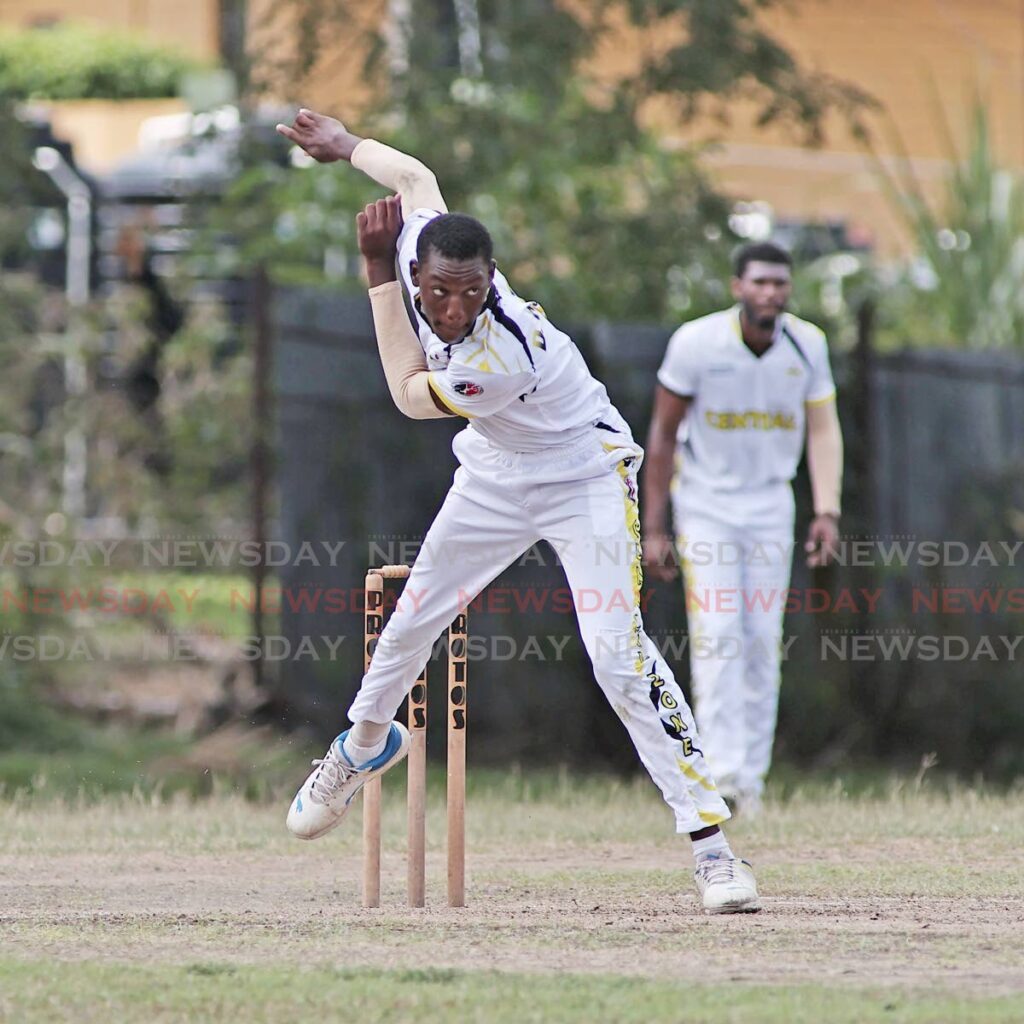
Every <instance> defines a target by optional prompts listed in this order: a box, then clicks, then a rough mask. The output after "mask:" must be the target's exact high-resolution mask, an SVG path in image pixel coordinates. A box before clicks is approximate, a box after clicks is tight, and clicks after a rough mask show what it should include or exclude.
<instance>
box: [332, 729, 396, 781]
mask: <svg viewBox="0 0 1024 1024" xmlns="http://www.w3.org/2000/svg"><path fill="white" fill-rule="evenodd" d="M351 731H352V730H351V729H346V730H345V731H344V732H343V733H342V734H341V735H340V736H338V737H337V738H336V739H335V741H334V744H335V746H336V747H337V749H338V753H339V754H340V755H341V757H342V758H344V760H345V764H352V762H351V761H350V760H349V757H348V754H346V753H345V737H346V736H348V734H349V733H350V732H351ZM401 745H402V734H401V733H400V732H399V731H398V729H397V728H396V727H395V724H394V723H393V722H392V723H391V728H390V729H389V730H388V740H387V743H385V744H384V749H383V750H382V751H381V752H380V753H379V754H378V755H377V756H376V757H374V758H371V759H370V760H369V761H364V762H363V764H360V765H353V767H354V768H358V769H359V770H360V771H365V770H366V769H367V768H369V769H371V770H372V769H374V768H380V766H381V765H384V764H387V763H388V761H390V760H391V758H393V757H394V756H395V754H396V753H397V752H398V749H399V747H401Z"/></svg>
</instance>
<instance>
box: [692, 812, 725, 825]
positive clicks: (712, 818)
mask: <svg viewBox="0 0 1024 1024" xmlns="http://www.w3.org/2000/svg"><path fill="white" fill-rule="evenodd" d="M697 813H698V814H699V815H700V820H701V821H703V822H704V824H705V825H708V826H711V825H721V824H722V822H723V821H725V820H726V818H725V815H724V814H712V813H711V811H698V812H697Z"/></svg>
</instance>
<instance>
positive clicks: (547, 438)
mask: <svg viewBox="0 0 1024 1024" xmlns="http://www.w3.org/2000/svg"><path fill="white" fill-rule="evenodd" d="M437 216H439V214H438V213H437V211H435V210H416V211H415V212H414V213H413V214H412V215H411V216H410V217H409V219H408V220H407V221H406V222H405V226H404V227H403V229H402V233H401V235H400V236H399V239H398V263H399V270H400V272H401V274H402V281H403V283H404V284H405V287H406V290H407V291H408V293H409V296H410V298H411V299H412V302H413V305H414V307H415V309H416V326H417V330H418V332H419V337H420V344H422V346H423V351H424V352H425V353H426V357H427V369H428V370H429V371H430V386H431V388H432V389H433V390H434V392H435V394H437V395H438V397H439V398H440V399H441V401H442V402H444V404H445V405H447V406H448V407H449V408H450V409H451V410H452V411H453V412H455V413H458V415H460V416H464V417H465V418H467V419H468V420H469V423H470V427H471V429H473V430H475V431H477V432H479V433H480V434H482V435H483V436H484V437H485V438H486V439H487V440H488V441H489V442H490V443H491V444H492V445H494V446H495V447H497V448H502V449H505V450H508V451H514V452H536V451H543V450H544V449H546V448H552V447H556V446H561V445H565V444H571V443H572V442H573V441H575V440H576V439H577V438H579V437H581V436H582V434H583V433H584V432H585V431H586V430H589V429H591V428H593V427H594V426H595V425H596V424H597V423H598V422H603V423H607V424H609V425H610V426H611V427H613V428H614V429H615V430H616V431H622V432H625V433H627V434H628V433H629V430H628V427H626V425H625V422H624V421H623V419H622V417H621V416H619V414H618V413H617V412H616V410H615V408H614V406H612V404H611V402H610V401H609V399H608V393H607V391H605V388H604V385H603V384H601V383H600V382H599V381H597V380H595V379H594V377H592V376H591V373H590V370H589V369H588V368H587V364H586V363H585V362H584V360H583V356H582V355H581V354H580V351H579V349H578V348H577V347H576V345H575V343H574V342H573V341H572V339H571V338H570V337H569V336H568V335H566V334H563V333H562V332H561V331H560V330H558V329H557V328H556V327H554V326H553V325H552V324H551V322H550V321H549V320H548V319H547V317H546V316H545V315H544V310H543V309H542V308H541V307H540V306H539V305H538V304H537V303H536V302H527V301H526V300H524V299H521V298H520V297H519V296H518V295H516V293H515V292H514V291H513V290H512V288H511V287H510V286H509V283H508V281H506V280H505V278H504V276H503V275H502V274H501V273H500V272H499V271H495V272H494V283H493V286H492V288H491V291H490V294H489V295H488V297H487V304H486V305H485V306H484V309H483V311H482V312H481V313H480V316H479V317H477V319H476V322H475V323H474V324H473V328H472V330H471V331H470V333H469V334H468V335H467V336H466V337H465V338H463V340H462V341H459V342H455V343H454V344H451V343H448V342H445V341H443V340H442V339H441V338H439V337H438V336H437V335H436V334H434V332H433V331H432V330H431V328H430V325H429V324H428V323H427V321H426V318H425V317H424V316H423V313H422V312H421V309H420V303H419V289H418V288H416V287H415V286H414V285H413V283H412V277H411V265H412V262H413V260H415V259H416V242H417V239H418V238H419V236H420V232H421V231H422V230H423V228H424V227H425V226H426V225H427V224H428V223H429V222H430V221H431V220H433V219H434V218H435V217H437Z"/></svg>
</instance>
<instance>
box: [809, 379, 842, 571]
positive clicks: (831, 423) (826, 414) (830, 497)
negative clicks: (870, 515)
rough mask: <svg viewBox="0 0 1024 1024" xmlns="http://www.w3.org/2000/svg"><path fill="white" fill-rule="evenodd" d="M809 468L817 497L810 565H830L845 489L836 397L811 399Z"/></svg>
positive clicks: (810, 543)
mask: <svg viewBox="0 0 1024 1024" xmlns="http://www.w3.org/2000/svg"><path fill="white" fill-rule="evenodd" d="M806 412H807V470H808V472H809V474H810V477H811V494H812V495H813V497H814V519H813V520H812V521H811V526H810V529H809V530H808V533H807V542H806V544H805V545H804V549H805V550H806V552H807V554H808V559H807V564H808V565H810V566H812V567H815V566H820V565H827V564H828V562H829V560H830V559H831V556H832V552H833V550H834V548H835V546H836V544H837V543H838V541H839V513H840V509H841V502H840V499H841V495H842V489H843V434H842V431H841V429H840V427H839V413H838V412H837V410H836V402H835V398H834V397H833V398H831V399H828V400H826V401H823V402H808V403H807V406H806Z"/></svg>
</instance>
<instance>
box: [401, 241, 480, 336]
mask: <svg viewBox="0 0 1024 1024" xmlns="http://www.w3.org/2000/svg"><path fill="white" fill-rule="evenodd" d="M493 277H494V265H493V264H492V263H488V262H487V260H485V259H483V258H482V257H480V258H477V259H472V260H453V259H448V258H447V257H445V256H442V255H441V254H440V253H438V252H437V251H436V250H431V252H430V253H429V255H428V256H427V258H426V259H425V260H424V261H423V262H422V263H414V264H413V265H412V281H413V284H414V285H416V286H417V287H418V288H419V290H420V309H422V310H423V315H424V316H425V317H426V318H427V323H429V324H430V329H431V330H432V331H433V332H434V333H435V334H436V335H437V336H438V337H439V338H440V339H441V340H442V341H444V342H447V343H448V344H449V345H454V344H455V343H456V342H458V341H462V339H463V338H464V337H466V335H467V334H468V333H469V332H470V331H471V330H472V328H473V324H474V322H475V321H476V318H477V317H478V316H479V315H480V313H481V312H482V311H483V308H484V305H485V304H486V302H487V293H488V292H489V291H490V288H491V281H492V279H493Z"/></svg>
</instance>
